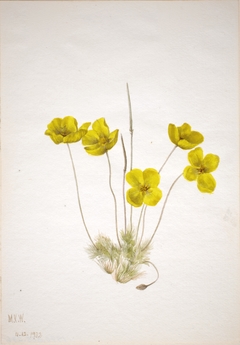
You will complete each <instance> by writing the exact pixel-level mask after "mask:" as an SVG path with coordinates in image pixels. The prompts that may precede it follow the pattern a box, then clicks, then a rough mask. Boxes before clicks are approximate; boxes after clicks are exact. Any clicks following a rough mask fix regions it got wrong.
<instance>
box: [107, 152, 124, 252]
mask: <svg viewBox="0 0 240 345" xmlns="http://www.w3.org/2000/svg"><path fill="white" fill-rule="evenodd" d="M106 156H107V161H108V167H109V187H110V190H111V193H112V196H113V201H114V207H115V225H116V235H117V240H118V243H119V246H120V247H121V243H120V239H119V235H118V217H117V199H116V195H115V193H114V191H113V188H112V169H111V163H110V159H109V155H108V151H106Z"/></svg>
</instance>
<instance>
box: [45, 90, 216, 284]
mask: <svg viewBox="0 0 240 345" xmlns="http://www.w3.org/2000/svg"><path fill="white" fill-rule="evenodd" d="M127 93H128V102H129V133H130V136H131V144H130V154H129V155H127V150H126V147H125V144H124V138H123V136H122V134H121V133H119V129H115V130H114V131H112V132H111V131H110V129H109V127H108V125H107V123H106V120H105V119H104V118H100V119H97V120H95V121H94V122H93V123H92V129H89V126H90V125H91V122H87V123H84V124H82V125H81V126H80V127H78V122H77V120H76V119H75V118H74V117H72V116H66V117H64V118H63V119H61V118H54V119H53V120H52V122H51V123H49V124H48V126H47V130H46V131H45V134H46V135H48V136H49V137H50V138H51V139H52V141H53V142H54V143H55V144H57V145H58V144H61V143H63V144H66V145H67V148H68V151H69V155H70V158H71V162H72V168H73V173H74V179H75V184H76V191H77V200H78V205H79V211H80V214H81V218H82V226H83V227H84V228H85V230H86V233H87V236H88V238H89V240H90V244H89V246H88V253H89V256H90V258H91V259H93V260H95V261H96V262H97V263H98V265H99V266H100V267H101V268H102V269H103V270H104V271H105V272H106V273H108V274H111V275H112V277H113V279H115V280H116V281H117V282H119V283H127V282H129V281H130V280H135V279H138V278H140V277H141V276H142V275H143V274H144V272H143V271H141V269H142V265H152V266H153V267H154V269H155V270H156V273H157V278H156V279H155V280H154V281H153V282H151V283H149V284H147V285H146V284H140V285H138V286H137V287H136V288H137V289H138V290H145V289H146V288H147V287H148V286H150V285H152V284H154V283H155V282H156V281H157V280H158V278H159V272H158V269H157V267H156V266H155V265H154V263H153V262H151V261H150V251H151V243H152V241H153V238H154V236H155V235H156V232H157V230H158V228H159V226H160V223H161V219H162V216H163V213H164V209H165V207H166V204H167V201H168V198H169V196H170V192H171V190H172V188H173V187H174V185H175V183H176V182H177V181H178V180H179V178H180V177H181V176H183V177H184V178H185V179H186V180H187V181H190V182H192V181H196V184H197V188H198V189H199V191H200V192H201V193H213V192H214V190H215V188H216V180H215V179H214V177H213V176H212V172H213V171H215V170H216V169H217V167H218V164H219V157H218V156H217V155H215V154H212V153H208V154H206V155H205V156H204V153H203V150H202V148H201V147H200V146H199V145H200V144H202V142H203V141H204V136H203V135H202V134H201V133H199V132H197V131H194V130H192V128H191V126H190V125H189V124H188V123H183V125H181V126H176V125H174V124H172V123H170V124H169V126H168V135H169V139H170V140H171V142H172V143H173V144H174V147H173V149H172V151H171V153H170V154H169V155H168V157H167V158H166V160H165V161H164V162H163V164H162V166H161V167H160V169H159V170H156V168H153V167H150V168H149V167H148V168H145V169H144V170H140V169H139V168H136V167H134V165H133V157H134V144H133V142H134V141H133V132H134V128H133V115H132V106H131V97H130V93H129V87H128V85H127ZM119 135H121V144H122V151H123V158H124V164H123V181H122V191H123V194H122V200H121V202H122V203H123V209H124V214H123V215H122V217H123V223H124V228H123V229H119V225H118V206H117V205H118V203H119V201H120V200H117V198H116V195H115V193H114V190H113V187H112V174H113V173H114V172H113V171H112V167H111V161H110V157H109V153H108V151H109V150H111V149H113V148H114V146H115V145H116V144H117V142H118V137H119ZM79 141H82V144H83V146H84V149H85V151H86V152H87V153H88V154H90V155H92V156H102V155H106V157H107V163H108V167H109V172H108V179H109V189H110V192H111V194H112V196H113V204H114V218H115V225H114V224H113V225H112V228H114V227H115V231H116V239H117V244H116V241H115V242H114V241H113V240H112V239H111V238H110V237H109V236H108V235H106V234H105V233H103V232H101V233H99V234H98V236H97V237H96V238H95V239H93V238H92V237H91V234H90V231H89V229H88V227H87V225H86V222H85V218H84V213H83V210H82V206H81V197H80V192H79V187H78V178H77V174H76V170H75V165H74V160H73V157H72V153H71V148H70V144H72V143H77V142H79ZM135 144H136V145H137V143H135ZM177 147H178V148H180V149H182V150H185V151H189V153H188V156H187V157H188V164H190V165H187V166H186V167H185V168H184V170H183V172H182V173H181V174H180V175H179V176H178V177H176V179H175V180H174V181H173V182H172V184H171V186H170V188H169V190H168V191H167V193H164V196H165V198H164V202H163V205H162V209H161V212H160V215H159V220H158V222H157V224H156V227H155V229H153V234H152V236H151V237H150V238H147V239H145V238H144V227H145V217H146V212H147V207H149V206H150V207H154V206H156V205H157V204H158V203H159V202H160V201H161V199H162V196H163V193H162V190H161V189H160V188H159V184H160V180H161V175H160V174H161V171H162V170H163V168H164V166H165V165H166V163H167V161H168V159H169V158H170V157H171V155H172V154H173V152H174V151H175V149H176V148H177ZM143 160H144V157H143ZM128 162H129V164H128ZM142 166H144V161H143V162H142ZM89 168H90V169H91V167H89ZM125 182H127V183H128V185H130V186H131V188H129V189H128V190H127V192H125V189H126V186H125ZM95 183H96V185H97V183H99V181H98V180H97V176H96V181H95ZM100 183H101V182H100ZM119 183H120V182H119ZM81 187H82V186H81ZM84 187H87V186H84ZM80 189H81V188H80ZM96 189H97V188H96ZM103 198H104V195H103ZM126 202H127V203H128V204H129V205H130V212H129V216H128V214H127V208H126ZM134 208H141V212H140V215H139V221H138V224H133V220H132V213H133V211H134V210H133V209H134ZM129 218H130V220H127V219H129ZM183 226H184V225H183ZM110 235H111V237H112V235H113V234H110Z"/></svg>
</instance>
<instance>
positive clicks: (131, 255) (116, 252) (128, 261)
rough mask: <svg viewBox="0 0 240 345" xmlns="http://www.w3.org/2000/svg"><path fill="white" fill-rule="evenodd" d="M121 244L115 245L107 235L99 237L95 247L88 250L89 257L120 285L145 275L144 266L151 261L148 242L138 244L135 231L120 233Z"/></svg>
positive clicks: (92, 246)
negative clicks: (142, 269)
mask: <svg viewBox="0 0 240 345" xmlns="http://www.w3.org/2000/svg"><path fill="white" fill-rule="evenodd" d="M120 244H121V245H118V244H115V243H113V242H112V240H111V239H110V238H109V237H107V236H105V235H102V234H100V235H98V237H97V238H96V241H95V246H94V245H92V244H91V245H89V247H88V248H87V251H88V254H89V257H90V258H91V259H93V260H95V261H96V262H97V263H98V265H99V266H100V267H101V268H102V269H103V270H104V271H105V272H106V273H108V274H112V277H113V278H114V279H115V280H116V281H117V282H120V283H127V282H129V281H130V280H134V279H137V278H139V277H140V276H142V275H143V274H144V272H143V271H141V268H142V265H143V264H145V265H146V264H147V262H148V261H149V253H150V247H149V246H148V247H146V244H147V241H146V242H143V243H142V244H139V243H137V239H136V234H135V231H134V230H132V229H127V230H126V232H125V231H121V232H120Z"/></svg>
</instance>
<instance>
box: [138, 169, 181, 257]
mask: <svg viewBox="0 0 240 345" xmlns="http://www.w3.org/2000/svg"><path fill="white" fill-rule="evenodd" d="M181 176H182V174H181V175H179V176H178V177H177V178H176V180H174V181H173V183H172V185H171V187H170V188H169V191H168V193H167V196H166V198H165V201H164V204H163V207H162V211H161V214H160V217H159V220H158V223H157V226H156V228H155V230H154V232H153V234H152V237H151V238H150V240H149V242H148V243H147V245H146V246H145V247H144V248H143V250H144V249H146V248H147V247H148V246H149V245H150V243H151V242H152V240H153V237H154V236H155V234H156V232H157V229H158V227H159V225H160V223H161V220H162V216H163V212H164V209H165V206H166V204H167V201H168V197H169V195H170V193H171V190H172V189H173V187H174V185H175V183H176V182H177V181H178V180H179V179H180V177H181Z"/></svg>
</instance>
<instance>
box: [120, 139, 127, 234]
mask: <svg viewBox="0 0 240 345" xmlns="http://www.w3.org/2000/svg"><path fill="white" fill-rule="evenodd" d="M121 141H122V148H123V156H124V168H123V210H124V231H125V234H126V231H127V211H126V196H125V176H126V171H127V154H126V149H125V145H124V141H123V137H122V135H121Z"/></svg>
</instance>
